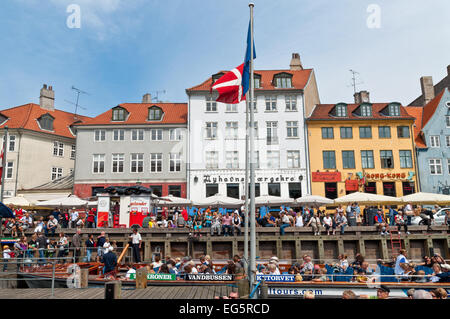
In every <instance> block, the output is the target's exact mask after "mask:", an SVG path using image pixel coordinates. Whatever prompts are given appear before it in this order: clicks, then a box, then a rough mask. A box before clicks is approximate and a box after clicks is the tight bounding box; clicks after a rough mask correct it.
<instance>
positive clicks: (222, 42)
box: [0, 0, 450, 116]
mask: <svg viewBox="0 0 450 319" xmlns="http://www.w3.org/2000/svg"><path fill="white" fill-rule="evenodd" d="M253 2H254V3H255V9H254V10H255V19H254V21H255V22H254V23H255V47H256V55H257V58H256V60H255V69H256V70H258V69H288V68H289V63H290V59H291V56H292V53H294V52H298V53H299V54H300V58H301V61H302V64H303V66H304V67H305V68H313V69H314V71H315V74H316V79H317V83H318V89H319V96H320V101H321V102H322V103H337V102H347V103H350V102H352V101H353V87H352V86H351V77H352V74H351V73H350V71H349V70H350V69H352V70H355V71H357V72H358V74H357V83H359V84H358V85H357V90H358V91H359V90H368V91H369V92H370V100H371V102H390V101H398V102H401V103H403V104H405V105H407V104H409V103H410V102H411V101H412V100H414V99H415V98H416V97H417V96H419V95H420V94H421V91H420V82H419V78H420V77H421V76H424V75H431V76H433V81H434V83H435V84H436V83H437V82H438V81H440V80H441V79H442V78H443V77H444V76H446V74H447V65H450V53H449V52H450V41H449V39H450V22H449V21H450V20H449V19H448V13H449V12H450V1H448V0H431V1H422V0H369V1H367V0H340V1H332V0H329V1H324V0H315V1H312V0H309V1H304V0H302V1H301V0H277V1H273V0H254V1H253ZM248 3H249V2H248V1H243V0H188V1H186V0H165V1H163V0H67V1H66V0H2V1H1V2H0V39H2V41H1V42H0V43H1V44H0V46H1V50H0V61H1V62H0V66H1V67H0V70H1V72H0V109H5V108H10V107H14V106H17V105H22V104H25V103H39V90H40V89H41V87H42V85H43V84H44V83H46V84H48V85H52V86H53V89H54V91H55V106H56V108H58V109H61V110H65V111H69V112H73V111H74V106H73V105H72V104H71V103H70V102H75V100H76V93H75V91H74V90H72V89H71V88H72V86H75V87H76V88H79V89H81V90H83V91H85V92H87V93H88V94H82V95H81V96H80V101H79V104H80V106H81V107H82V109H81V110H79V112H78V113H80V114H83V115H87V116H96V115H99V114H100V113H102V112H105V111H106V110H108V109H110V108H112V107H114V106H116V105H117V104H119V103H124V102H141V100H142V96H143V95H144V94H145V93H151V94H152V96H153V97H155V96H156V95H157V94H158V99H159V100H161V101H167V102H169V101H170V102H187V96H186V92H185V90H186V88H189V87H192V86H195V85H197V84H199V83H201V82H203V81H204V80H206V79H207V78H208V77H209V76H211V74H214V73H216V72H218V71H220V70H227V69H231V68H234V67H236V66H237V65H239V64H241V63H242V62H243V58H244V54H245V46H246V36H247V28H248V21H249V8H248ZM74 4H75V5H78V6H79V9H80V15H79V21H80V25H79V28H78V27H77V25H75V28H74V27H73V26H74V24H73V22H74V21H78V20H74V19H73V17H74V15H73V13H74V11H73V9H71V8H72V5H74ZM68 9H70V10H68ZM68 20H69V23H68ZM71 22H72V23H71ZM158 91H159V92H158ZM162 91H165V93H163V92H162ZM157 92H158V93H157Z"/></svg>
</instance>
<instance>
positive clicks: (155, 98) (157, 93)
mask: <svg viewBox="0 0 450 319" xmlns="http://www.w3.org/2000/svg"><path fill="white" fill-rule="evenodd" d="M154 92H155V93H156V94H155V97H152V100H155V102H156V103H162V101H161V100H159V99H158V95H159V93H162V94H166V90H162V91H154Z"/></svg>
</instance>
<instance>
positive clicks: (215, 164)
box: [205, 151, 219, 169]
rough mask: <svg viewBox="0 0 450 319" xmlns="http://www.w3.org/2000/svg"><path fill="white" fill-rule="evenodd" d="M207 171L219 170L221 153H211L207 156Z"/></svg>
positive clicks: (207, 153)
mask: <svg viewBox="0 0 450 319" xmlns="http://www.w3.org/2000/svg"><path fill="white" fill-rule="evenodd" d="M205 164H206V169H217V168H219V152H216V151H211V152H206V154H205Z"/></svg>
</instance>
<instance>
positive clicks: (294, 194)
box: [288, 183, 302, 198]
mask: <svg viewBox="0 0 450 319" xmlns="http://www.w3.org/2000/svg"><path fill="white" fill-rule="evenodd" d="M288 185H289V197H290V198H299V197H302V184H301V183H289V184H288Z"/></svg>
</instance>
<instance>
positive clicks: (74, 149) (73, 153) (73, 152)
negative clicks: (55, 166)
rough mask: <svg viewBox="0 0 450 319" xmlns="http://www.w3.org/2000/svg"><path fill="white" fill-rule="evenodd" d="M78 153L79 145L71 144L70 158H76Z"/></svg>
mask: <svg viewBox="0 0 450 319" xmlns="http://www.w3.org/2000/svg"><path fill="white" fill-rule="evenodd" d="M76 155H77V146H76V145H71V150H70V159H75V157H76Z"/></svg>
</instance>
